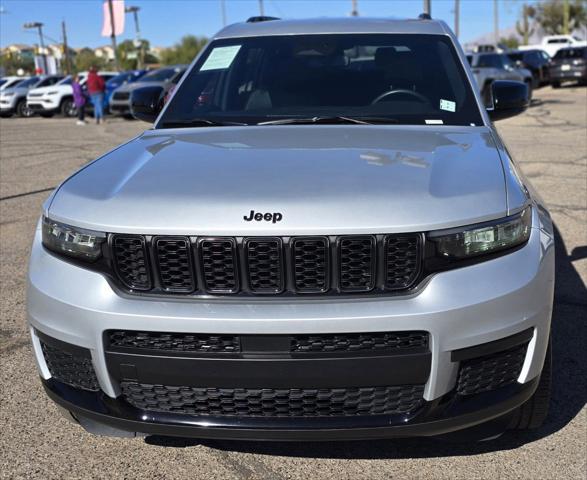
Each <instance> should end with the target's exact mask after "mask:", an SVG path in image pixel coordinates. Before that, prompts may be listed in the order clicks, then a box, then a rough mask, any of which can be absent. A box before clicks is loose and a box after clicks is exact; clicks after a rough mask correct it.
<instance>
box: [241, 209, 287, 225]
mask: <svg viewBox="0 0 587 480" xmlns="http://www.w3.org/2000/svg"><path fill="white" fill-rule="evenodd" d="M282 218H283V215H282V214H281V213H279V212H273V213H269V212H267V213H261V212H257V213H255V210H251V213H249V216H248V217H247V216H246V215H245V216H244V217H243V219H244V220H246V221H247V222H251V221H253V220H255V221H257V222H260V221H262V220H265V221H266V222H272V223H277V222H281V219H282Z"/></svg>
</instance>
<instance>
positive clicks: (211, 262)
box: [200, 238, 238, 293]
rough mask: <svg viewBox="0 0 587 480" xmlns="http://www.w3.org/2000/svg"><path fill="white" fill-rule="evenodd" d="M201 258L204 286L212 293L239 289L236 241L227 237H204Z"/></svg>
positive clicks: (201, 243) (230, 291)
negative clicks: (215, 238)
mask: <svg viewBox="0 0 587 480" xmlns="http://www.w3.org/2000/svg"><path fill="white" fill-rule="evenodd" d="M200 260H201V264H202V270H203V275H204V288H205V289H206V291H208V292H211V293H233V292H236V290H237V289H238V277H237V273H236V265H237V263H236V262H237V257H236V242H235V241H234V239H232V238H227V239H219V240H213V239H203V240H201V242H200Z"/></svg>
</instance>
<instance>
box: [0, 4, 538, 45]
mask: <svg viewBox="0 0 587 480" xmlns="http://www.w3.org/2000/svg"><path fill="white" fill-rule="evenodd" d="M102 2H103V0H0V46H2V47H4V46H6V45H9V44H12V43H25V44H34V43H37V41H38V37H37V35H36V31H32V30H25V29H23V27H22V25H23V24H24V23H25V22H43V23H44V24H45V26H44V34H45V36H46V40H45V41H46V42H47V43H58V42H61V41H62V35H61V21H62V20H65V22H66V24H67V37H68V42H69V44H70V45H71V46H72V47H74V48H78V47H92V48H95V47H98V46H101V45H106V44H110V39H109V38H106V37H101V36H100V33H101V25H102ZM431 2H432V16H433V17H434V18H439V19H442V20H444V21H446V22H447V23H448V25H449V26H450V27H451V28H454V4H455V2H454V0H431ZM224 3H225V10H226V20H227V23H228V24H230V23H235V22H239V21H243V20H245V19H247V18H248V17H250V16H252V15H258V14H259V0H224ZM357 3H358V10H359V14H360V15H361V16H368V17H398V18H405V17H411V18H415V17H417V16H418V15H419V14H420V13H422V11H423V0H357ZM523 3H524V0H498V11H499V15H498V18H499V27H500V29H506V28H511V27H513V26H514V25H515V22H516V19H517V18H518V17H519V13H520V10H521V8H522V4H523ZM526 3H535V2H534V0H529V1H528V0H526ZM130 5H133V6H137V7H140V12H139V23H140V29H141V36H142V37H143V38H146V39H147V40H149V41H150V42H151V45H152V46H157V47H168V46H171V45H173V44H174V43H176V42H178V41H179V40H180V38H181V37H182V36H183V35H187V34H193V35H198V36H205V37H211V36H212V35H214V33H215V32H217V31H218V30H219V29H221V28H222V9H221V5H222V0H126V6H130ZM263 6H264V10H265V15H271V16H277V17H281V18H307V17H344V16H348V15H349V13H350V11H351V0H263ZM490 32H493V0H461V1H460V37H459V38H460V40H461V42H462V43H467V42H469V41H471V40H473V39H475V38H477V37H479V36H481V35H484V34H487V33H490ZM134 35H135V30H134V23H133V19H132V16H131V15H127V16H126V25H125V31H124V33H123V34H122V35H120V36H119V37H118V41H119V42H120V41H122V40H125V39H132V38H134Z"/></svg>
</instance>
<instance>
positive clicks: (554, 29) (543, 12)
mask: <svg viewBox="0 0 587 480" xmlns="http://www.w3.org/2000/svg"><path fill="white" fill-rule="evenodd" d="M565 10H566V12H567V18H568V22H566V21H565V16H566V15H565ZM536 19H537V20H538V23H539V24H540V26H541V27H542V28H543V29H544V31H545V32H546V33H547V34H549V35H559V34H562V33H565V24H566V25H568V31H571V32H572V31H573V30H576V29H580V28H582V27H585V26H587V7H586V5H585V1H584V0H574V1H571V0H566V1H561V0H547V1H544V2H542V3H540V4H538V8H537V13H536Z"/></svg>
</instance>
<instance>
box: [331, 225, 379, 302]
mask: <svg viewBox="0 0 587 480" xmlns="http://www.w3.org/2000/svg"><path fill="white" fill-rule="evenodd" d="M339 248H340V288H341V290H342V291H344V292H357V291H358V292H361V291H369V290H371V289H372V288H373V287H374V286H375V239H374V238H373V237H370V236H353V237H343V238H342V239H341V240H340V246H339Z"/></svg>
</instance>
